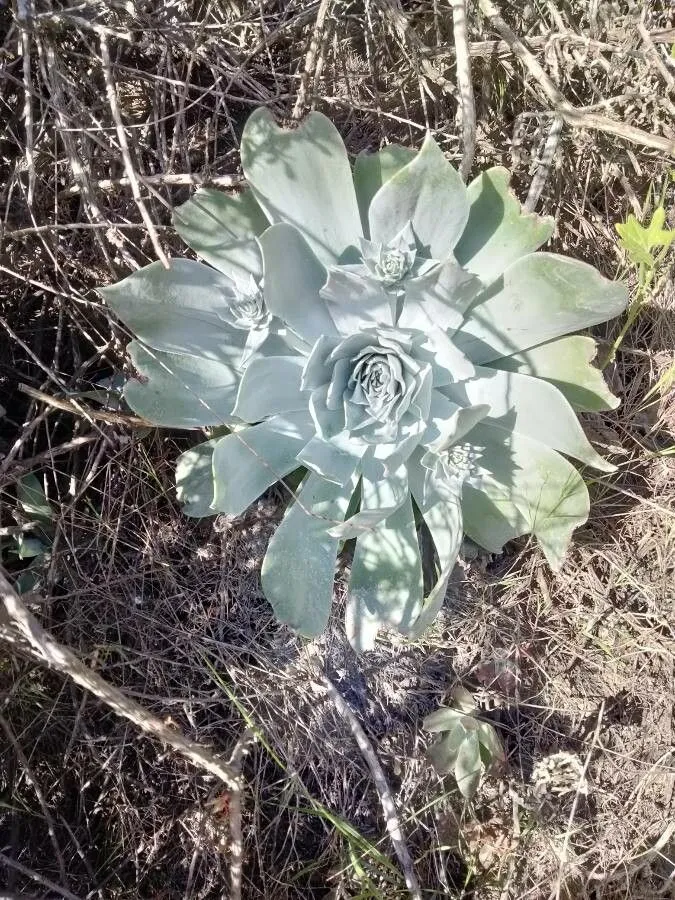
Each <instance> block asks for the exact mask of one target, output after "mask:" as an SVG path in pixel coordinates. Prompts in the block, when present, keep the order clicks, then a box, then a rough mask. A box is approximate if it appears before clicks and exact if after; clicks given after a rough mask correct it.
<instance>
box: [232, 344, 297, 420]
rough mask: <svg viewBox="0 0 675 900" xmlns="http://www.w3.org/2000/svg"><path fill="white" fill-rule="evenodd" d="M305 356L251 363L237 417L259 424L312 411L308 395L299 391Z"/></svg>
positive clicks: (265, 358) (241, 387) (244, 377)
mask: <svg viewBox="0 0 675 900" xmlns="http://www.w3.org/2000/svg"><path fill="white" fill-rule="evenodd" d="M304 364H305V359H304V357H302V356H262V357H259V358H258V359H254V360H251V362H250V363H249V364H248V366H247V367H246V370H245V372H244V374H243V375H242V378H241V383H240V385H239V391H238V393H237V402H236V403H235V406H234V415H235V416H238V417H239V418H240V419H243V420H244V421H245V422H259V421H260V420H261V419H264V418H266V417H267V416H273V415H276V414H277V413H287V412H299V411H300V410H307V409H308V407H309V394H308V393H303V392H302V391H301V390H300V380H301V378H302V370H303V367H304Z"/></svg>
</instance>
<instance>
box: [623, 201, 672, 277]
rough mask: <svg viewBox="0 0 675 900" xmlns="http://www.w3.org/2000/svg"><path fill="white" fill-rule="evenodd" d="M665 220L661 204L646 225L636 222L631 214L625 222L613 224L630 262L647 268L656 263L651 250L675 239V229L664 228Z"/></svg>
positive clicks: (665, 245)
mask: <svg viewBox="0 0 675 900" xmlns="http://www.w3.org/2000/svg"><path fill="white" fill-rule="evenodd" d="M665 221H666V211H665V210H664V208H663V207H662V206H658V207H657V208H656V209H655V210H654V213H653V215H652V219H651V222H650V223H649V225H648V226H647V227H645V226H644V225H642V224H641V223H640V222H638V220H637V219H636V218H635V216H634V215H632V214H631V215H629V216H628V218H627V219H626V221H625V222H618V223H617V224H616V225H615V226H614V227H615V228H616V230H617V232H618V234H619V237H620V239H621V240H620V241H619V243H620V244H621V247H622V248H623V249H624V250H625V251H626V253H627V254H628V256H629V258H630V260H631V262H632V263H634V264H635V265H640V264H643V265H646V266H648V267H649V268H653V266H655V265H656V258H655V256H654V254H653V253H652V250H654V249H656V248H662V247H669V246H670V245H671V244H672V242H673V240H675V230H673V229H672V228H664V227H663V226H664V224H665Z"/></svg>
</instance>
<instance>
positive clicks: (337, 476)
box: [298, 432, 365, 484]
mask: <svg viewBox="0 0 675 900" xmlns="http://www.w3.org/2000/svg"><path fill="white" fill-rule="evenodd" d="M344 437H345V440H344V441H340V436H339V435H338V436H336V437H334V438H333V439H332V440H330V441H327V440H325V439H324V438H323V437H321V436H319V435H315V436H314V437H313V438H312V439H311V440H310V441H308V443H307V444H306V446H304V447H303V448H302V450H301V451H300V452H299V453H298V460H299V462H301V463H302V464H303V466H307V468H308V469H311V470H312V471H313V472H316V474H317V475H320V476H321V477H322V478H326V479H327V480H328V481H334V482H335V483H336V484H347V483H348V482H349V481H351V479H352V477H353V476H354V474H355V473H356V471H357V469H358V467H359V463H360V461H361V455H362V453H363V452H365V446H363V445H362V446H361V447H360V448H358V447H357V445H356V444H355V442H351V446H350V441H349V435H347V433H346V432H344Z"/></svg>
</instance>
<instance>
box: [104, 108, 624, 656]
mask: <svg viewBox="0 0 675 900" xmlns="http://www.w3.org/2000/svg"><path fill="white" fill-rule="evenodd" d="M241 159H242V166H243V170H244V174H245V177H246V181H247V183H248V186H247V187H246V189H244V190H242V191H240V192H238V193H234V194H226V193H223V192H219V191H214V190H200V191H198V192H197V193H196V194H195V195H194V197H193V198H192V199H191V200H189V201H188V202H187V203H186V204H185V205H184V206H182V207H180V208H179V209H177V210H176V211H175V225H176V228H177V230H178V232H179V234H180V235H181V237H182V238H183V239H184V240H185V241H186V243H187V244H188V245H189V246H190V247H191V248H192V249H193V250H194V251H196V253H197V254H198V255H199V256H200V257H201V259H202V260H203V261H204V262H194V261H191V260H187V259H173V260H172V261H171V264H170V268H169V269H165V268H163V267H162V265H161V264H160V263H153V264H152V265H150V266H147V267H146V268H144V269H141V270H139V271H138V272H135V273H134V274H133V275H130V276H129V277H128V278H126V279H124V280H123V281H121V282H119V283H118V284H115V285H112V286H111V287H107V288H104V289H103V290H102V294H103V296H104V297H105V299H106V301H107V303H108V305H109V306H110V307H111V308H112V309H113V310H114V311H115V312H116V313H117V315H118V316H119V317H120V319H122V321H123V322H124V323H125V324H126V325H127V326H128V327H129V328H130V329H131V331H132V332H134V334H135V335H136V338H137V339H136V340H134V341H132V342H131V344H130V345H129V353H130V355H131V359H132V361H133V363H134V365H135V367H136V370H137V372H138V373H139V377H138V378H134V379H131V380H130V381H129V382H128V383H127V385H126V388H125V397H126V399H127V401H128V403H129V405H130V406H131V408H132V409H134V410H135V411H136V412H137V413H138V414H140V415H142V416H144V417H145V418H146V419H149V420H150V421H152V422H155V423H157V425H161V426H166V427H172V428H176V427H177V428H212V427H215V426H222V425H227V426H229V429H230V431H229V433H227V434H225V435H224V436H218V437H215V436H214V437H212V439H211V440H208V441H206V442H205V443H202V444H199V445H198V446H196V447H195V448H194V449H192V450H189V451H187V452H186V453H183V454H182V456H181V457H180V458H179V460H178V466H177V488H178V497H179V500H180V501H181V502H182V504H183V508H184V511H185V512H186V514H187V515H190V516H210V515H214V514H216V513H225V514H228V515H231V516H237V515H239V514H240V513H242V512H243V511H244V510H245V509H246V508H247V507H248V506H249V505H250V504H251V503H253V502H254V501H255V500H256V498H258V497H259V496H260V495H261V494H262V493H263V491H265V489H266V488H268V487H269V486H270V485H272V484H274V483H275V482H276V481H278V480H280V479H284V478H285V477H286V476H289V475H290V474H291V473H294V472H296V470H299V472H300V474H301V475H302V480H301V483H300V487H299V488H298V490H297V491H296V492H293V493H294V495H293V497H292V498H291V500H290V502H289V505H288V508H287V510H286V513H285V515H284V518H283V520H282V521H281V523H280V524H279V526H278V527H277V529H276V532H275V533H274V535H273V537H272V539H271V541H270V544H269V548H268V550H267V554H266V556H265V560H264V562H263V567H262V586H263V590H264V593H265V595H266V596H267V598H268V600H269V601H270V603H271V604H272V606H273V607H274V609H275V612H276V614H277V616H278V617H279V618H280V619H281V620H282V621H284V622H286V623H288V624H289V625H291V626H292V627H293V628H295V629H297V630H298V631H299V632H301V633H302V634H305V635H308V636H313V635H318V634H319V633H321V631H322V630H323V629H324V627H325V625H326V623H327V621H328V616H329V613H330V609H331V603H332V598H333V580H334V572H335V565H336V557H337V553H338V550H339V548H340V547H341V545H342V543H343V542H344V541H346V540H347V539H351V538H356V542H355V545H354V553H353V559H352V562H351V573H350V576H349V590H348V597H347V612H346V619H347V630H348V633H349V637H350V640H351V641H352V643H353V645H354V646H355V647H356V648H357V649H364V648H369V647H372V646H373V643H374V640H375V638H376V635H377V632H378V630H379V629H380V628H382V627H393V628H395V629H398V630H399V631H400V632H401V633H403V634H404V635H409V636H417V635H419V634H420V633H421V632H422V631H423V629H424V628H425V627H426V626H427V625H428V624H429V623H430V622H431V621H432V620H433V618H434V617H435V615H436V613H437V612H438V610H439V608H440V606H441V604H442V602H443V597H444V594H445V590H446V587H447V583H448V579H449V577H450V573H451V571H452V569H453V567H454V564H455V561H456V558H457V554H458V551H459V548H460V544H461V541H462V537H463V534H464V533H466V534H468V535H469V536H470V537H471V538H472V539H473V540H474V541H475V542H477V543H478V544H480V545H481V546H482V547H485V548H487V549H488V550H490V551H495V552H496V551H499V550H500V549H501V548H502V546H503V545H504V543H505V542H506V541H508V540H510V539H512V538H514V537H516V536H519V535H523V534H527V533H532V534H533V535H535V536H536V538H537V540H538V541H539V544H540V545H541V547H542V549H543V551H544V553H545V554H546V557H547V558H548V560H549V562H550V564H551V565H552V566H554V567H557V566H559V565H560V562H561V560H562V558H563V555H564V553H565V550H566V548H567V546H568V543H569V541H570V537H571V534H572V531H573V530H574V528H575V527H576V526H578V525H580V524H581V523H583V522H584V521H585V520H586V518H587V515H588V507H589V498H588V491H587V489H586V486H585V484H584V481H583V479H582V477H581V475H580V474H579V472H578V471H577V469H576V468H575V466H574V465H573V464H572V463H571V462H569V460H568V458H567V457H572V458H573V459H575V460H577V461H579V462H580V463H582V464H584V465H588V466H591V467H594V468H596V469H598V470H600V471H602V472H608V471H611V470H612V468H613V467H612V466H611V465H609V464H608V463H607V462H606V461H605V460H604V459H603V458H602V457H601V456H599V455H598V453H596V451H595V450H594V449H593V447H592V446H591V444H590V443H589V441H588V440H587V439H586V437H585V435H584V433H583V431H582V429H581V427H580V425H579V422H578V420H577V416H576V412H575V410H604V409H611V408H614V407H615V406H616V404H617V403H618V401H617V400H616V398H615V397H613V396H612V394H611V393H610V392H609V391H608V389H607V387H606V385H605V382H604V380H603V377H602V374H601V372H600V371H599V370H598V369H596V368H595V367H594V366H593V365H592V364H591V361H592V359H593V357H594V354H595V343H594V341H593V340H592V339H591V338H589V337H584V336H579V335H575V334H570V333H571V332H576V331H579V330H580V329H584V328H587V327H588V326H591V325H594V324H596V323H599V322H603V321H606V320H607V319H610V318H612V317H614V316H616V315H617V314H619V313H620V312H621V311H622V310H623V309H624V307H625V305H626V300H627V297H626V291H625V289H624V287H622V286H621V285H619V284H616V283H613V282H611V281H608V280H607V279H605V278H603V277H602V276H601V275H600V274H599V273H598V272H597V271H596V270H595V269H594V268H593V267H591V266H589V265H587V264H585V263H581V262H578V261H576V260H573V259H568V258H565V257H563V256H558V255H556V254H552V253H545V252H538V253H537V252H535V251H536V250H538V248H539V247H540V246H541V245H542V244H544V243H545V242H546V241H547V240H548V238H549V237H550V236H551V233H552V227H553V226H552V222H551V220H549V219H546V218H541V217H538V216H536V215H528V214H524V213H523V212H522V211H521V208H520V205H519V203H518V202H517V200H516V199H515V197H514V196H513V195H512V193H511V192H510V191H509V188H508V173H507V172H506V171H505V170H504V169H501V168H493V169H489V170H488V171H486V172H483V173H482V174H481V175H479V176H478V177H477V178H476V179H475V180H474V181H472V182H471V183H470V184H469V185H468V186H466V185H464V183H463V182H462V180H461V179H460V177H459V175H458V174H457V172H456V171H455V169H454V168H453V167H452V166H451V165H450V163H449V162H448V161H447V160H446V158H445V156H444V155H443V153H442V152H441V150H440V149H439V147H438V145H437V144H436V142H435V141H434V139H433V138H432V137H431V136H428V137H427V138H426V140H425V141H424V144H423V146H422V148H421V150H420V151H419V152H417V153H415V152H413V151H411V150H408V149H405V148H403V147H399V146H389V147H386V148H385V149H383V150H381V151H379V152H377V153H365V154H362V155H359V156H357V157H356V160H355V162H354V165H353V168H352V166H351V165H350V161H349V158H348V156H347V152H346V150H345V147H344V144H343V143H342V140H341V138H340V135H339V133H338V131H337V130H336V129H335V127H334V126H333V125H332V123H331V122H330V120H329V119H327V118H326V117H325V116H323V115H321V114H320V113H311V114H310V115H309V116H308V117H307V118H306V119H305V120H304V121H303V122H302V124H300V125H299V127H297V128H294V129H283V128H280V127H278V126H277V125H276V124H275V122H274V120H273V118H272V116H271V115H270V113H269V112H268V111H266V110H264V109H259V110H257V111H255V112H254V113H253V114H252V115H251V116H250V118H249V119H248V121H247V123H246V126H245V128H244V132H243V136H242V141H241ZM221 433H222V430H221ZM294 483H297V477H296V479H295V481H294ZM420 535H422V537H423V539H424V540H426V541H428V540H429V539H431V541H432V542H433V551H434V552H433V566H432V568H433V577H432V579H431V583H429V579H428V578H427V584H426V587H427V591H426V596H425V577H424V573H423V565H422V554H421V552H420V543H419V541H420ZM425 568H428V567H425Z"/></svg>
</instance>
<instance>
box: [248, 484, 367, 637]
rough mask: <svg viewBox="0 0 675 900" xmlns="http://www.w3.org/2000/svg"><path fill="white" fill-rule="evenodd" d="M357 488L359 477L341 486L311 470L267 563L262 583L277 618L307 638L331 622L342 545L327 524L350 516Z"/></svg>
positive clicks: (274, 536)
mask: <svg viewBox="0 0 675 900" xmlns="http://www.w3.org/2000/svg"><path fill="white" fill-rule="evenodd" d="M355 487H356V480H355V479H354V480H352V481H350V482H349V483H348V484H347V485H337V484H333V483H331V482H328V481H324V480H323V479H322V478H320V477H319V476H318V475H315V474H313V473H310V474H309V475H308V476H307V477H306V479H305V481H304V482H303V484H302V487H301V488H300V491H299V494H298V500H296V501H295V502H293V503H292V504H291V506H289V508H288V509H287V510H286V514H285V516H284V518H283V521H282V522H281V524H280V525H279V527H278V528H277V530H276V532H275V533H274V535H273V536H272V539H271V541H270V543H269V547H268V549H267V553H266V555H265V559H264V561H263V566H262V576H261V577H262V587H263V591H264V592H265V596H266V597H267V599H268V600H269V602H270V603H271V604H272V606H273V608H274V612H275V614H276V616H277V618H278V619H280V621H282V622H285V623H286V625H290V626H291V628H294V629H296V630H297V631H299V632H300V633H301V634H303V635H305V636H307V637H316V636H317V635H319V634H321V632H322V631H323V630H324V628H325V627H326V624H327V622H328V617H329V615H330V610H331V605H332V602H333V581H334V578H335V560H336V557H337V551H338V545H339V540H338V538H334V537H331V535H330V534H329V533H328V528H329V527H330V525H331V524H335V523H336V522H340V521H342V519H343V518H344V517H345V515H346V512H347V508H348V506H349V501H350V499H351V496H352V494H353V492H354V489H355Z"/></svg>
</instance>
